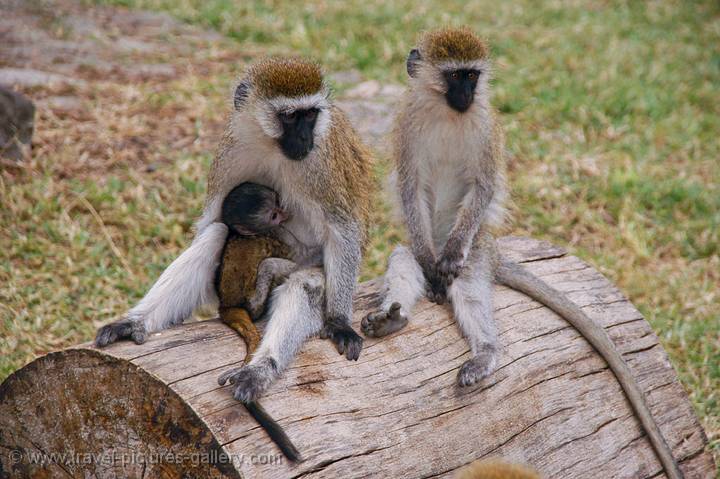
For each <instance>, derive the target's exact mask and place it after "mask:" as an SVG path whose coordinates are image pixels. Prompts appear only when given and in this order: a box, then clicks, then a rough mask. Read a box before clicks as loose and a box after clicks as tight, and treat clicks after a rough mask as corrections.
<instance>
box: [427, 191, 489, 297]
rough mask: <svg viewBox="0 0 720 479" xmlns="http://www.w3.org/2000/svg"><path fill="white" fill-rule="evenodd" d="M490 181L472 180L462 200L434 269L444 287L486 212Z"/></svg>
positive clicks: (465, 256) (466, 251) (463, 260)
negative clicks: (436, 270)
mask: <svg viewBox="0 0 720 479" xmlns="http://www.w3.org/2000/svg"><path fill="white" fill-rule="evenodd" d="M489 178H492V177H489ZM491 181H492V180H485V179H475V180H474V181H473V184H472V186H471V188H470V190H469V191H468V193H467V194H466V195H465V198H464V199H463V203H462V206H461V207H460V211H459V212H458V215H457V218H456V220H455V225H454V226H453V229H452V231H451V232H450V236H449V237H448V239H447V242H446V243H445V247H444V248H443V250H442V252H441V253H440V257H439V258H438V263H437V269H438V273H439V274H440V276H441V282H442V286H443V289H445V288H447V286H449V285H450V284H451V283H452V281H453V279H455V277H456V276H457V275H458V273H459V272H460V269H461V268H462V267H463V264H464V263H465V259H466V258H467V255H468V252H469V251H470V247H471V246H472V242H473V239H474V238H475V235H477V232H478V230H479V229H480V225H481V224H482V223H483V220H484V218H485V216H486V214H487V208H488V206H489V205H490V201H491V200H492V197H493V193H494V188H493V183H491Z"/></svg>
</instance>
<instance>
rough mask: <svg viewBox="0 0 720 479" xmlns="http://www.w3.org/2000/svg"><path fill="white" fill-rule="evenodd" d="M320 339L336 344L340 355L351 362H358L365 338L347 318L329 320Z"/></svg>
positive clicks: (321, 332)
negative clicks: (354, 328)
mask: <svg viewBox="0 0 720 479" xmlns="http://www.w3.org/2000/svg"><path fill="white" fill-rule="evenodd" d="M320 337H321V338H323V339H329V340H330V341H332V342H333V343H335V347H336V348H337V350H338V352H339V353H340V354H344V355H345V357H346V358H348V359H349V360H351V361H357V360H358V358H359V357H360V351H361V350H362V345H363V338H362V337H361V336H360V335H359V334H358V333H356V332H355V330H353V328H352V327H351V326H350V320H349V319H348V318H345V317H336V318H328V319H327V320H326V321H325V326H324V327H323V329H322V331H320Z"/></svg>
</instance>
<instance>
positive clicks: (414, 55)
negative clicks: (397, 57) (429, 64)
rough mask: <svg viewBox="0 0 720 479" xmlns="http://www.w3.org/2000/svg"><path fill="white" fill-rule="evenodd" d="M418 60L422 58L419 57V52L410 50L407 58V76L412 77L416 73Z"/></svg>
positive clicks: (414, 49)
mask: <svg viewBox="0 0 720 479" xmlns="http://www.w3.org/2000/svg"><path fill="white" fill-rule="evenodd" d="M420 60H422V56H420V52H419V51H418V49H417V48H413V49H412V50H410V53H409V54H408V57H407V72H408V75H410V76H411V77H414V76H415V74H416V73H417V68H418V65H417V64H418V62H419V61H420Z"/></svg>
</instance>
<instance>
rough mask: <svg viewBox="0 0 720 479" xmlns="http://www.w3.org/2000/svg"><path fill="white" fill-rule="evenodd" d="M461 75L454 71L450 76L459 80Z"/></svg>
mask: <svg viewBox="0 0 720 479" xmlns="http://www.w3.org/2000/svg"><path fill="white" fill-rule="evenodd" d="M459 76H460V75H459V74H458V72H452V73H451V74H450V78H452V79H453V80H457V79H458V77H459Z"/></svg>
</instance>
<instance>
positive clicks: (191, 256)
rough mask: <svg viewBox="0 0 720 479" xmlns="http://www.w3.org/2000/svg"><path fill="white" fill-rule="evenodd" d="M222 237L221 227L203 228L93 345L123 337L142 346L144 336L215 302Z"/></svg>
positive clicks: (219, 225)
mask: <svg viewBox="0 0 720 479" xmlns="http://www.w3.org/2000/svg"><path fill="white" fill-rule="evenodd" d="M226 237H227V226H225V225H224V224H222V223H212V224H210V225H209V226H207V228H205V229H204V230H203V231H202V232H201V233H199V234H198V236H197V237H196V238H195V240H194V241H193V242H192V244H191V245H190V247H189V248H188V249H186V250H185V251H183V253H182V254H181V255H180V256H178V257H177V259H175V261H173V262H172V264H171V265H170V266H168V267H167V269H166V270H165V271H164V272H163V273H162V274H161V275H160V278H159V279H158V280H157V282H156V283H155V284H154V285H153V287H152V288H150V291H148V293H147V294H146V295H145V297H144V298H143V299H142V300H140V302H139V303H138V304H137V305H136V306H135V307H134V308H132V309H131V310H130V311H128V313H127V315H126V316H125V318H123V319H121V320H120V321H116V322H114V323H111V324H108V325H105V326H103V327H102V328H100V329H99V330H98V332H97V336H96V337H95V344H96V345H97V346H105V345H107V344H110V343H113V342H115V341H117V340H118V339H124V338H132V339H133V340H134V341H135V342H136V343H138V344H140V343H143V342H145V337H146V334H147V333H151V332H153V331H160V330H162V329H165V328H167V327H168V326H170V325H173V324H178V323H182V322H183V321H184V320H185V319H186V318H188V317H189V316H190V315H191V314H192V312H193V311H194V310H195V309H196V308H197V307H198V306H201V305H203V304H209V303H213V302H217V295H216V294H215V287H214V285H213V280H214V278H215V270H216V268H217V265H218V263H219V261H220V254H221V253H222V249H223V245H224V244H225V238H226Z"/></svg>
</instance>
